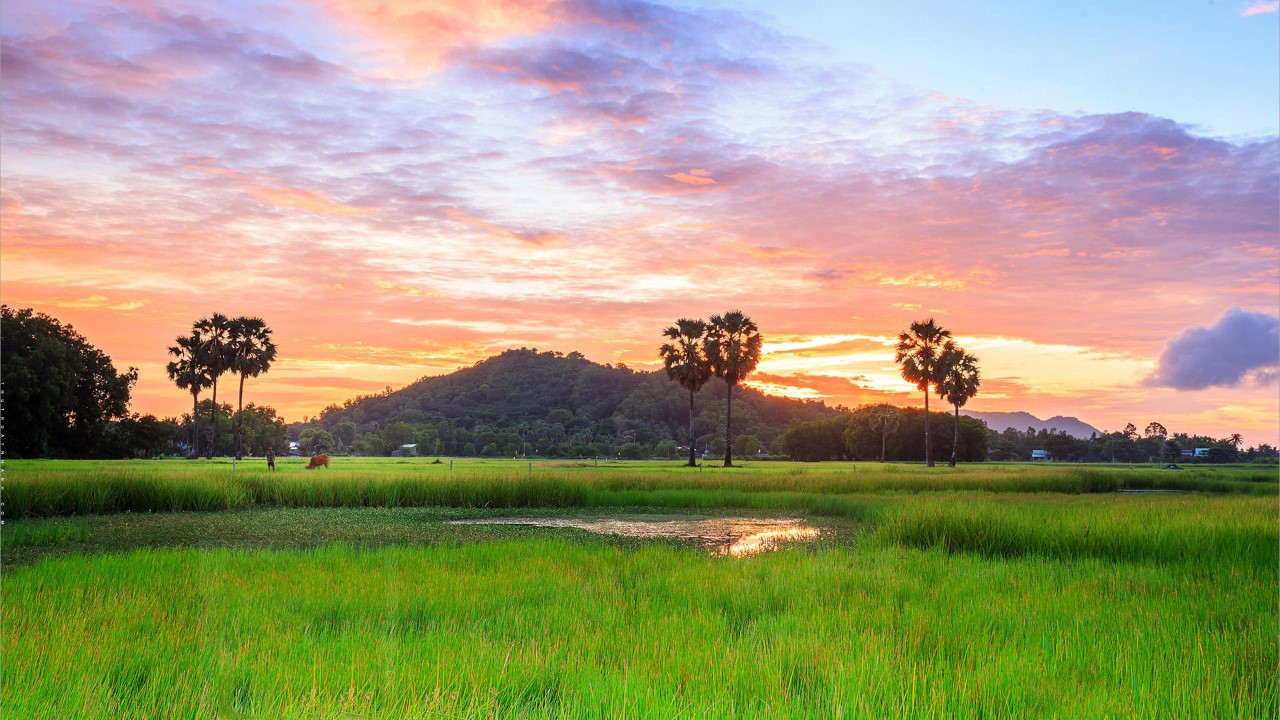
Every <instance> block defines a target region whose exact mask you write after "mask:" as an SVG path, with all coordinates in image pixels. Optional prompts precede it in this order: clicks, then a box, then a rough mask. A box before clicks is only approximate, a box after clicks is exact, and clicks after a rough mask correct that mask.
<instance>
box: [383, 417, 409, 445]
mask: <svg viewBox="0 0 1280 720" xmlns="http://www.w3.org/2000/svg"><path fill="white" fill-rule="evenodd" d="M378 435H380V436H381V437H382V441H383V442H384V443H386V444H387V445H388V446H390V447H391V449H392V450H396V449H398V448H399V447H400V446H401V445H408V444H409V443H411V442H413V426H412V425H410V424H409V423H404V422H393V423H387V424H386V425H383V426H382V430H380V431H378Z"/></svg>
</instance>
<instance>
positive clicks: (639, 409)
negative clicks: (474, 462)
mask: <svg viewBox="0 0 1280 720" xmlns="http://www.w3.org/2000/svg"><path fill="white" fill-rule="evenodd" d="M725 395H726V393H725V384H724V382H722V381H720V380H717V379H712V380H711V382H708V383H707V384H706V386H705V387H703V388H702V390H701V391H700V392H699V393H698V394H697V396H696V400H695V411H696V413H697V416H696V420H695V422H694V427H695V432H696V433H697V434H698V438H699V439H698V447H699V448H702V447H704V445H705V444H706V443H707V442H709V441H710V440H711V439H712V438H715V437H723V435H724V415H725V405H726V403H725ZM836 414H837V411H836V410H835V409H833V408H829V407H827V406H826V405H825V404H824V403H822V402H817V401H805V400H795V399H791V398H782V397H774V396H770V395H765V394H763V393H761V392H759V391H757V390H753V389H750V388H746V387H741V386H739V387H738V388H737V389H735V390H734V393H733V431H734V435H735V436H736V435H740V434H750V435H754V436H755V437H756V438H757V439H759V440H760V441H761V442H762V443H763V444H764V446H765V447H768V446H769V445H770V444H771V443H772V442H773V441H774V440H776V439H777V438H778V437H779V436H780V435H781V434H782V433H783V432H784V431H785V430H786V429H787V425H788V424H789V423H790V422H791V421H792V420H801V421H807V420H816V419H820V418H827V417H832V416H834V415H836ZM346 423H351V424H352V425H354V426H355V427H354V430H355V431H356V432H358V433H378V432H380V431H382V429H383V428H384V427H385V426H387V425H389V424H393V423H406V424H408V425H410V426H412V428H413V432H414V433H415V435H414V437H421V436H422V434H423V433H426V436H427V437H431V438H441V439H442V452H450V451H451V445H452V444H456V445H458V446H459V447H457V448H452V450H456V451H458V452H461V451H462V446H463V445H465V444H466V443H472V444H475V446H476V448H477V450H479V449H480V448H483V447H485V446H486V445H487V444H488V443H490V442H493V443H494V444H495V445H496V446H497V449H498V450H499V451H502V450H503V449H504V448H506V447H507V446H509V445H511V444H512V443H513V442H514V443H516V444H518V445H522V444H525V443H528V444H529V445H531V446H533V447H534V448H536V450H537V452H539V453H540V454H552V455H555V454H560V455H577V454H579V453H584V454H585V453H586V452H589V451H590V450H589V448H588V446H596V447H597V449H599V448H605V447H615V448H616V447H617V446H618V445H621V444H624V443H639V444H641V445H645V446H649V447H652V446H653V445H654V444H655V443H657V442H660V441H663V440H675V441H676V442H677V443H679V444H681V445H684V444H687V443H688V433H689V431H688V428H689V393H688V391H686V390H684V389H683V388H681V387H680V386H679V385H678V384H676V383H675V382H672V381H671V380H669V379H667V376H666V374H665V373H663V372H662V371H656V372H637V371H634V370H631V369H630V368H627V367H626V366H624V365H617V366H613V365H600V364H597V363H594V362H591V361H590V360H587V359H586V358H585V357H584V356H583V355H582V354H581V353H577V352H571V353H568V354H567V355H566V354H564V353H560V352H538V351H537V350H529V349H527V348H521V349H519V350H508V351H506V352H504V353H502V354H501V355H496V356H494V357H491V358H488V359H487V360H482V361H481V362H478V363H476V364H475V365H474V366H472V367H469V368H463V369H461V370H458V371H456V372H453V373H450V374H448V375H440V376H435V377H426V378H422V379H421V380H418V381H417V382H415V383H413V384H412V385H409V386H408V387H405V388H403V389H401V390H396V391H393V392H388V393H380V394H376V395H367V396H364V397H358V398H354V399H352V400H348V401H347V402H346V403H345V404H344V405H343V406H341V407H339V406H336V405H333V406H330V407H328V408H325V410H324V412H322V413H321V414H320V416H319V417H317V418H315V419H314V420H313V421H312V422H311V423H310V425H309V426H310V427H318V428H323V429H326V430H334V429H336V428H337V427H338V426H339V425H344V424H346ZM350 432H351V430H350V428H348V430H347V433H348V434H350ZM382 434H383V435H388V436H389V434H388V433H385V432H383V433H382ZM402 435H403V433H402ZM513 438H514V440H513ZM418 442H419V444H421V442H422V441H421V440H419V441H418Z"/></svg>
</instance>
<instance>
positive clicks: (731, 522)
mask: <svg viewBox="0 0 1280 720" xmlns="http://www.w3.org/2000/svg"><path fill="white" fill-rule="evenodd" d="M451 522H453V523H456V524H460V525H533V526H537V527H556V528H577V529H579V530H587V531H588V532H593V533H600V534H602V535H622V536H626V537H637V538H672V539H675V540H684V541H689V542H694V543H697V544H698V545H701V546H703V547H705V548H707V549H708V550H710V551H711V552H712V553H713V554H716V555H732V556H734V557H741V556H744V555H754V554H756V553H761V552H767V551H769V550H775V549H777V548H778V547H779V546H780V545H782V544H785V543H790V542H807V541H812V540H816V539H817V538H818V535H819V534H820V531H819V530H818V528H816V527H813V526H812V525H807V524H805V522H804V521H803V520H798V519H795V518H687V517H681V518H655V517H653V516H648V517H644V518H628V517H602V518H534V517H497V518H481V519H475V520H453V521H451Z"/></svg>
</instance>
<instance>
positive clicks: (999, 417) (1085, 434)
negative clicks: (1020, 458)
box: [960, 410, 1102, 440]
mask: <svg viewBox="0 0 1280 720" xmlns="http://www.w3.org/2000/svg"><path fill="white" fill-rule="evenodd" d="M960 413H961V414H963V415H968V416H969V417H971V418H977V419H978V420H981V421H983V422H985V423H986V424H987V427H989V428H991V429H992V430H995V431H996V432H1004V431H1005V430H1006V429H1007V428H1013V429H1015V430H1018V431H1025V430H1026V429H1027V428H1035V430H1036V432H1039V431H1041V430H1057V431H1058V432H1063V433H1066V434H1068V435H1070V436H1072V437H1077V438H1080V439H1081V440H1088V439H1089V436H1090V435H1091V434H1097V435H1101V434H1102V431H1101V430H1099V429H1098V428H1096V427H1094V426H1092V425H1090V424H1088V423H1086V422H1083V421H1081V420H1080V419H1079V418H1073V417H1063V416H1061V415H1055V416H1053V417H1051V418H1049V419H1048V420H1041V419H1040V418H1038V417H1036V416H1035V415H1032V414H1031V413H1025V412H973V411H971V410H961V411H960Z"/></svg>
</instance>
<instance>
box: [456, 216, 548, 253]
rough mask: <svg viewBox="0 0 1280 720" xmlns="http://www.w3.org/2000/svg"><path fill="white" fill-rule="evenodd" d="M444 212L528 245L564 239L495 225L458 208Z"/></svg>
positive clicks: (540, 232)
mask: <svg viewBox="0 0 1280 720" xmlns="http://www.w3.org/2000/svg"><path fill="white" fill-rule="evenodd" d="M445 214H446V215H448V217H449V219H450V220H456V221H458V222H460V223H463V224H465V225H470V226H471V227H475V228H480V229H481V230H485V231H487V232H489V233H490V234H492V235H493V236H495V237H499V238H504V239H507V240H516V241H518V242H522V243H527V244H529V245H539V246H541V245H550V244H553V243H557V242H560V241H561V240H563V239H564V238H562V237H560V236H559V235H556V234H555V233H550V232H545V231H541V230H525V231H523V232H517V231H515V230H512V229H510V228H505V227H502V226H501V225H495V224H493V223H491V222H488V221H486V220H481V219H480V218H477V217H472V216H470V215H468V214H467V213H466V212H464V211H462V210H459V209H458V208H449V209H448V210H446V211H445Z"/></svg>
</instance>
